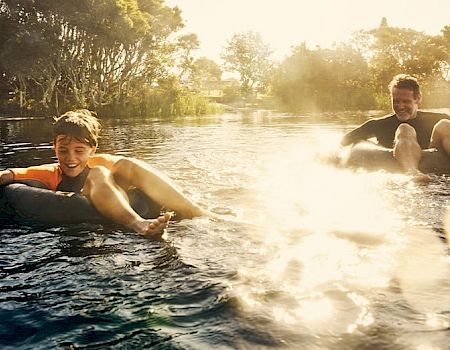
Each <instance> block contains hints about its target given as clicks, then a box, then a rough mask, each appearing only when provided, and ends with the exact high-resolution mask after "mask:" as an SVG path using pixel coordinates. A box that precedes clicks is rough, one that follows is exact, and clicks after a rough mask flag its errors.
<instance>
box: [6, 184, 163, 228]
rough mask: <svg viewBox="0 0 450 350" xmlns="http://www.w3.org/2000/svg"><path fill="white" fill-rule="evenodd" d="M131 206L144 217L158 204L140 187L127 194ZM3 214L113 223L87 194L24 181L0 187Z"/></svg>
mask: <svg viewBox="0 0 450 350" xmlns="http://www.w3.org/2000/svg"><path fill="white" fill-rule="evenodd" d="M127 194H128V196H129V199H130V204H131V206H132V208H133V209H134V210H135V211H136V212H137V213H138V214H139V215H141V216H142V217H144V218H155V217H157V216H158V215H159V214H160V212H161V206H159V205H157V204H156V203H154V202H153V201H151V200H150V199H149V198H148V197H147V196H145V195H144V194H143V193H142V192H141V191H139V190H131V191H129V192H128V193H127ZM0 210H1V211H0V212H1V216H2V217H7V218H13V219H25V220H27V221H32V222H38V223H46V224H77V223H112V222H111V221H110V220H109V219H107V218H105V217H104V216H102V215H101V214H100V213H99V212H98V211H97V210H96V209H95V208H94V207H93V206H92V205H91V203H90V202H89V201H88V200H87V198H86V197H83V196H82V195H79V194H75V193H68V192H53V191H50V190H47V189H42V188H36V187H31V186H27V185H24V184H11V185H7V186H3V187H1V188H0Z"/></svg>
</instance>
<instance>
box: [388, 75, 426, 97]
mask: <svg viewBox="0 0 450 350" xmlns="http://www.w3.org/2000/svg"><path fill="white" fill-rule="evenodd" d="M394 88H397V89H408V90H411V91H412V92H413V96H414V97H415V98H417V97H418V96H420V86H419V82H418V81H417V79H416V78H414V77H413V76H412V75H408V74H397V75H396V76H395V77H394V78H393V79H392V81H391V82H390V83H389V91H390V93H391V95H392V90H393V89H394Z"/></svg>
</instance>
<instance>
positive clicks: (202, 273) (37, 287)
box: [0, 110, 450, 349]
mask: <svg viewBox="0 0 450 350" xmlns="http://www.w3.org/2000/svg"><path fill="white" fill-rule="evenodd" d="M444 112H447V113H449V112H450V110H444ZM376 115H379V113H378V112H365V113H360V114H358V115H355V114H350V113H340V114H339V113H338V114H334V115H326V114H321V115H310V116H286V115H280V114H270V113H267V112H251V113H245V114H224V115H220V116H211V117H201V118H185V119H182V120H175V121H171V122H161V121H155V120H135V119H133V120H117V119H108V120H105V121H103V130H102V135H103V137H102V139H101V141H100V150H99V151H100V152H111V153H115V154H122V155H127V156H134V157H138V158H140V159H143V160H145V161H147V162H149V163H150V164H152V165H154V166H155V167H156V168H158V169H161V170H162V171H164V172H165V173H166V174H167V175H169V176H170V177H171V178H172V179H174V180H175V181H176V183H177V184H178V185H179V186H180V187H181V188H182V189H183V190H184V191H185V192H186V193H187V194H188V195H189V196H191V197H192V198H193V199H194V200H195V201H197V202H199V203H200V204H201V205H202V206H204V207H206V208H208V209H210V210H212V211H215V212H217V213H221V214H225V216H226V217H227V219H226V220H223V221H222V220H210V219H207V218H196V219H194V220H182V221H175V222H172V223H171V224H170V225H169V227H168V229H167V231H166V233H165V236H166V240H165V241H162V242H154V241H150V240H148V239H146V238H143V237H141V236H139V235H137V234H134V233H132V232H129V231H126V230H125V231H124V230H123V229H119V228H117V227H114V226H108V225H104V226H101V225H88V224H83V225H72V226H56V227H49V226H41V225H30V224H24V223H20V222H19V223H18V222H12V221H7V220H3V221H0V223H1V228H0V242H1V243H0V323H1V327H0V347H1V348H2V349H49V348H68V349H105V348H111V349H139V348H145V349H149V348H152V349H212V348H214V349H448V344H450V332H449V327H450V269H449V263H450V260H449V256H448V246H447V243H446V241H445V230H444V228H443V226H444V224H443V220H444V216H445V208H446V206H447V204H448V198H449V194H450V190H449V185H450V178H449V177H448V176H433V181H432V182H431V183H430V184H428V185H418V184H415V183H413V182H412V181H411V179H410V178H408V177H407V176H404V175H399V174H388V173H385V172H370V173H369V172H364V171H351V170H348V169H338V168H336V167H333V166H331V165H329V164H326V163H325V162H323V161H322V159H323V157H322V156H323V155H326V154H328V153H329V152H330V151H331V150H332V149H334V148H335V147H336V144H337V143H338V140H339V138H340V136H341V135H342V134H343V133H344V132H345V131H346V130H349V128H351V127H352V126H354V125H357V124H359V123H361V122H362V121H364V120H366V119H367V118H368V117H371V116H376ZM49 125H50V121H49V120H42V119H20V118H18V119H14V118H6V119H4V120H1V121H0V141H1V149H2V152H1V154H0V167H1V168H6V167H10V166H28V165H33V164H40V163H43V162H50V161H52V160H54V158H53V151H52V148H51V143H50V142H49V140H50V138H51V133H50V127H49ZM43 205H45V204H43Z"/></svg>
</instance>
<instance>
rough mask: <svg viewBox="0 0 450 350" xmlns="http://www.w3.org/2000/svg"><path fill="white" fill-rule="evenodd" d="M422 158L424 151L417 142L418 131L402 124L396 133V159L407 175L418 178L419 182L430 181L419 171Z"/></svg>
mask: <svg viewBox="0 0 450 350" xmlns="http://www.w3.org/2000/svg"><path fill="white" fill-rule="evenodd" d="M421 157H422V149H421V148H420V145H419V143H418V142H417V134H416V130H415V129H414V128H413V127H412V126H410V125H408V124H405V123H404V124H400V125H399V127H398V128H397V131H396V132H395V140H394V158H395V159H396V160H397V161H398V163H399V164H400V166H401V167H402V169H403V170H404V171H405V172H406V173H408V174H411V175H414V176H416V177H417V180H419V181H420V180H421V179H422V178H423V180H425V179H426V178H428V179H429V177H428V176H427V175H425V174H422V173H421V172H420V171H419V169H418V168H419V162H420V158H421Z"/></svg>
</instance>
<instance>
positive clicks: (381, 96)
mask: <svg viewBox="0 0 450 350" xmlns="http://www.w3.org/2000/svg"><path fill="white" fill-rule="evenodd" d="M398 73H409V74H411V75H414V76H416V77H417V78H418V79H419V80H420V82H421V84H422V86H423V89H422V90H423V93H424V106H425V107H449V106H450V26H446V27H445V28H444V29H443V30H442V35H439V36H429V35H426V34H424V33H422V32H417V31H414V30H411V29H403V28H393V27H389V26H388V25H387V21H386V19H383V21H382V23H381V25H380V27H379V28H377V29H373V30H369V31H359V32H357V33H355V34H354V37H353V39H352V41H351V43H349V44H340V45H337V46H336V47H334V48H333V49H321V48H316V49H314V50H311V49H308V48H307V47H306V45H305V44H301V45H299V46H297V47H296V48H294V49H293V51H292V53H291V55H290V56H289V57H287V58H286V59H285V60H284V61H283V62H281V64H280V65H279V66H278V67H277V68H275V69H274V71H273V72H271V75H272V84H271V87H272V94H273V96H274V97H275V98H276V99H277V101H278V102H279V105H280V106H281V108H282V109H285V110H287V111H294V112H298V111H316V110H319V111H320V110H322V111H323V110H327V111H330V110H348V109H350V110H354V109H372V108H374V109H387V108H389V103H390V102H389V94H388V89H387V85H388V84H389V82H390V80H391V79H392V77H393V76H394V75H396V74H398Z"/></svg>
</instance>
